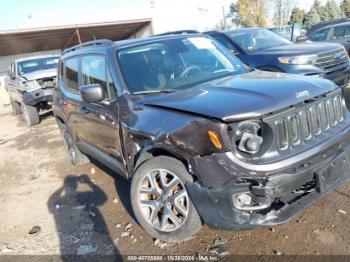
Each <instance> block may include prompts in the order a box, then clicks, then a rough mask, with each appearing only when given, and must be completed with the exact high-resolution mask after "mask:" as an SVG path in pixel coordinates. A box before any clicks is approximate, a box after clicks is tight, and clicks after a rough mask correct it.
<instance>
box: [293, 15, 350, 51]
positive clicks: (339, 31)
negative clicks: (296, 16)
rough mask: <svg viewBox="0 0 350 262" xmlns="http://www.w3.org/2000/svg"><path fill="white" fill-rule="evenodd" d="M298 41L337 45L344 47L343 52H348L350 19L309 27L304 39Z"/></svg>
mask: <svg viewBox="0 0 350 262" xmlns="http://www.w3.org/2000/svg"><path fill="white" fill-rule="evenodd" d="M300 40H303V41H305V40H310V41H312V42H329V43H338V44H341V45H343V46H344V48H345V50H346V51H347V52H348V53H349V51H350V19H339V20H333V21H327V22H321V23H319V24H316V25H314V26H313V27H311V28H310V29H309V30H308V31H307V33H306V35H305V38H302V37H301V38H299V39H298V41H300Z"/></svg>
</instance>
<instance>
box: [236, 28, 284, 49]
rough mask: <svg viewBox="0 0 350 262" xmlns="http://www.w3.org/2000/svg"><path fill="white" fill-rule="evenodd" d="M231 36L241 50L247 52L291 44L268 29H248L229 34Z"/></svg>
mask: <svg viewBox="0 0 350 262" xmlns="http://www.w3.org/2000/svg"><path fill="white" fill-rule="evenodd" d="M229 36H230V37H231V39H232V40H233V42H235V43H236V45H238V46H239V47H240V48H242V49H243V50H244V51H246V52H252V51H256V50H259V49H265V48H270V47H275V46H280V45H287V44H290V43H291V42H290V41H288V40H287V39H285V38H283V37H281V36H279V35H277V34H275V33H273V32H271V31H269V30H266V29H252V30H250V29H248V30H244V31H237V32H231V33H229Z"/></svg>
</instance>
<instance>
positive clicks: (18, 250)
mask: <svg viewBox="0 0 350 262" xmlns="http://www.w3.org/2000/svg"><path fill="white" fill-rule="evenodd" d="M0 123H1V128H0V203H1V204H0V255H57V256H58V257H59V256H61V255H76V254H85V253H89V252H90V253H91V254H99V255H102V254H103V255H114V254H122V255H155V254H159V255H175V254H177V255H210V254H214V251H217V252H219V253H223V255H225V254H226V255H227V254H231V255H251V254H254V255H300V254H306V255H312V254H320V255H349V254H350V219H349V216H350V208H349V204H350V193H349V189H350V184H349V183H347V184H345V185H343V186H341V187H340V188H338V189H337V190H336V191H335V192H333V193H331V194H329V195H327V196H326V197H325V198H323V199H321V200H320V201H318V202H317V203H316V204H315V205H313V206H311V207H310V208H308V209H307V210H305V211H304V212H303V213H302V214H301V215H299V216H298V217H296V218H295V219H293V220H291V221H290V222H288V223H286V224H284V225H280V226H277V227H274V228H264V229H259V230H252V231H242V232H224V231H216V230H211V229H209V228H207V227H206V226H204V227H203V229H202V230H201V231H200V232H199V233H198V234H197V235H196V236H195V237H194V238H193V239H191V240H189V241H187V242H185V243H181V244H177V245H169V244H165V243H160V242H158V241H155V240H154V239H152V238H151V237H150V236H149V235H147V233H145V232H144V231H143V230H142V229H141V228H140V227H139V226H138V225H137V223H136V222H135V221H134V219H133V215H132V211H131V208H130V202H129V190H128V188H129V183H128V182H127V181H125V180H123V179H122V178H121V177H119V176H118V175H117V174H114V173H113V172H112V171H111V170H108V169H106V168H103V167H101V165H99V164H98V163H94V164H86V165H84V166H82V167H79V168H77V167H73V166H72V165H71V164H70V163H69V161H68V159H67V156H66V153H65V151H64V148H63V143H62V139H61V135H60V133H59V130H58V128H57V125H56V123H55V120H54V119H53V117H52V115H51V114H50V112H48V113H46V114H45V115H44V116H43V120H42V122H41V123H40V125H37V126H34V127H27V126H25V125H24V123H23V121H22V119H21V117H20V116H19V117H15V116H13V115H11V113H10V111H9V108H1V110H0ZM215 247H220V248H219V249H213V248H215ZM62 259H63V260H64V257H62ZM0 260H1V256H0Z"/></svg>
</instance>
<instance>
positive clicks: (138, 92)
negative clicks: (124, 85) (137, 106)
mask: <svg viewBox="0 0 350 262" xmlns="http://www.w3.org/2000/svg"><path fill="white" fill-rule="evenodd" d="M172 92H176V90H175V89H164V88H162V89H148V90H142V91H136V92H134V93H133V94H134V95H140V94H152V93H172Z"/></svg>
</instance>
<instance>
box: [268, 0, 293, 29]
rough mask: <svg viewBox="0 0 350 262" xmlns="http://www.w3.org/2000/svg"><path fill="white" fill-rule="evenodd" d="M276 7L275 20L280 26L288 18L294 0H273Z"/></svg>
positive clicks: (285, 22)
mask: <svg viewBox="0 0 350 262" xmlns="http://www.w3.org/2000/svg"><path fill="white" fill-rule="evenodd" d="M273 3H274V6H275V9H276V17H275V18H276V20H277V21H278V24H279V26H280V27H282V26H284V25H286V24H287V23H288V20H289V16H290V13H291V12H292V9H293V7H294V5H295V0H273Z"/></svg>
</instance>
